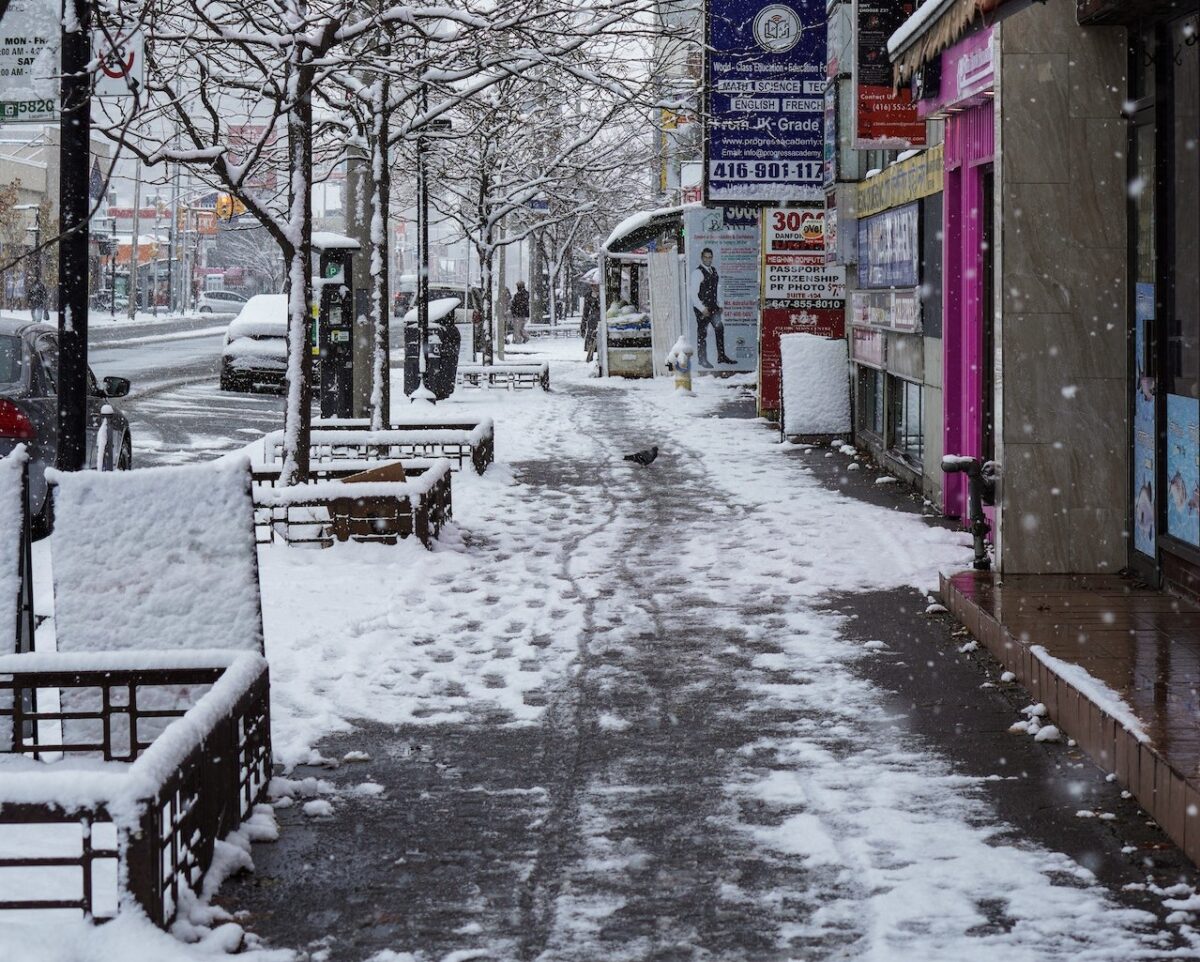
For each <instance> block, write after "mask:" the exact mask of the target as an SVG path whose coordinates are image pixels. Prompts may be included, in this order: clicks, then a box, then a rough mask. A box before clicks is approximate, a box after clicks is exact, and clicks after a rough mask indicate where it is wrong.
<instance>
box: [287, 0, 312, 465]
mask: <svg viewBox="0 0 1200 962" xmlns="http://www.w3.org/2000/svg"><path fill="white" fill-rule="evenodd" d="M295 9H296V11H297V16H296V19H297V22H298V23H303V21H304V3H303V0H299V2H297V3H296V7H295ZM291 57H292V65H291V66H292V71H291V78H290V79H289V83H288V86H289V87H290V88H291V89H290V90H289V94H290V95H291V99H292V102H293V103H294V104H295V107H294V109H293V110H292V111H291V112H290V113H289V114H288V168H289V170H288V173H289V176H290V178H291V182H290V184H289V191H290V197H289V201H288V241H289V243H288V246H289V247H290V248H291V250H290V251H288V252H287V253H288V338H287V342H288V343H287V349H288V365H287V405H286V407H285V409H284V418H283V469H282V471H281V472H280V475H279V480H280V483H281V484H284V485H290V484H298V483H300V482H302V481H307V480H308V467H309V463H308V455H309V450H308V448H309V439H310V437H311V429H312V384H311V374H312V351H311V349H310V348H311V345H310V343H309V329H310V326H311V325H310V319H311V317H312V77H313V67H312V51H311V50H310V49H309V48H308V47H307V46H305V45H303V44H300V43H297V44H296V45H295V46H294V47H293V48H292V54H291Z"/></svg>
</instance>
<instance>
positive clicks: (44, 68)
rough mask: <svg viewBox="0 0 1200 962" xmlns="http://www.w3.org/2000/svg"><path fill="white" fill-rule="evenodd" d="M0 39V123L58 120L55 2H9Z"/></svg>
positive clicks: (57, 8)
mask: <svg viewBox="0 0 1200 962" xmlns="http://www.w3.org/2000/svg"><path fill="white" fill-rule="evenodd" d="M0 26H2V27H3V35H2V36H0V123H6V124H12V123H54V122H56V121H57V120H58V104H59V99H58V78H59V74H60V73H61V72H62V71H61V70H60V69H59V65H58V50H59V45H60V44H59V38H60V33H61V31H62V9H61V6H60V4H59V2H58V0H11V2H10V3H9V4H8V9H7V10H6V11H5V13H4V19H3V21H0Z"/></svg>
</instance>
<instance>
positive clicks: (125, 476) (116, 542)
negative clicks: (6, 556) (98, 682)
mask: <svg viewBox="0 0 1200 962" xmlns="http://www.w3.org/2000/svg"><path fill="white" fill-rule="evenodd" d="M51 479H52V481H53V484H54V514H55V532H54V539H53V543H52V550H53V553H54V588H55V632H56V635H57V638H58V648H59V650H60V651H64V652H68V651H114V650H122V649H140V650H149V649H154V650H162V649H187V648H205V649H231V650H243V651H258V652H261V651H262V649H263V628H262V607H261V601H260V595H259V582H258V559H257V554H256V548H255V541H254V502H253V500H252V496H251V485H250V468H249V463H248V461H247V460H246V459H244V458H242V459H230V460H228V461H223V462H216V463H212V464H203V465H195V466H188V467H171V468H147V469H142V470H137V471H114V472H98V471H81V472H76V473H65V472H58V471H55V472H52V473H51Z"/></svg>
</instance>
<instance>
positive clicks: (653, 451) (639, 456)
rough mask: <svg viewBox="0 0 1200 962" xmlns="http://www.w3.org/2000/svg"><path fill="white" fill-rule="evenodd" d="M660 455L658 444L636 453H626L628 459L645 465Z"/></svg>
mask: <svg viewBox="0 0 1200 962" xmlns="http://www.w3.org/2000/svg"><path fill="white" fill-rule="evenodd" d="M657 457H658V445H655V446H654V447H652V448H650V450H648V451H638V452H637V453H636V454H627V455H625V460H626V461H633V462H635V463H637V464H640V465H642V466H643V467H645V466H646V465H647V464H649V463H650V462H651V461H653V460H654V459H655V458H657Z"/></svg>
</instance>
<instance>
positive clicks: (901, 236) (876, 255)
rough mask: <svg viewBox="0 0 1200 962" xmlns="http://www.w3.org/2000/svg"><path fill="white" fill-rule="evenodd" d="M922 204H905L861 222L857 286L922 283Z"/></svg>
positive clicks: (914, 284) (903, 285)
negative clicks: (920, 211) (920, 209)
mask: <svg viewBox="0 0 1200 962" xmlns="http://www.w3.org/2000/svg"><path fill="white" fill-rule="evenodd" d="M919 225H920V217H919V205H917V204H906V205H905V206H903V207H895V208H893V209H891V210H885V211H884V212H883V213H881V214H876V215H874V216H873V217H864V218H862V219H861V220H860V221H859V222H858V286H859V287H865V288H874V289H879V288H895V287H906V288H907V287H917V286H918V285H920V283H921V232H920V226H919Z"/></svg>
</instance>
